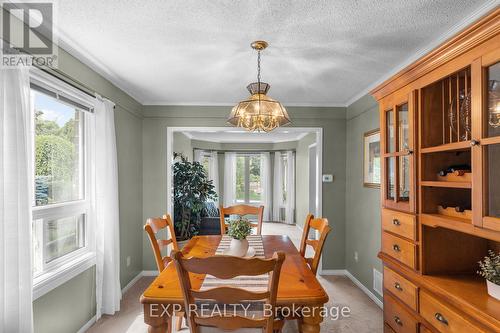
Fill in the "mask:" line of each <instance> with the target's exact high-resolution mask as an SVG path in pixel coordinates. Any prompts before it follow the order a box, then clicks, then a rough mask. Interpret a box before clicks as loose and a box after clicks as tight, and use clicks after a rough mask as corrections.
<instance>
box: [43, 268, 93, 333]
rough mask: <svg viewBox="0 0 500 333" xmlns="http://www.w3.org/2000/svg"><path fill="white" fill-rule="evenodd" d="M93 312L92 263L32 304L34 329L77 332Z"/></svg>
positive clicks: (51, 331)
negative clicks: (86, 268) (83, 270)
mask: <svg viewBox="0 0 500 333" xmlns="http://www.w3.org/2000/svg"><path fill="white" fill-rule="evenodd" d="M95 313H96V300H95V266H93V267H91V268H89V269H88V270H86V271H85V272H83V273H81V274H79V275H77V276H76V277H75V278H73V279H71V280H69V281H68V282H66V283H64V284H62V285H60V286H59V287H58V288H56V289H54V290H52V291H50V292H49V293H47V294H45V295H43V296H42V297H40V298H39V299H37V300H36V301H35V302H34V303H33V320H34V325H35V332H47V333H49V332H50V333H71V332H73V333H74V332H77V331H78V330H79V329H80V328H81V327H82V326H83V325H85V324H86V323H87V322H88V321H89V320H90V318H92V317H94V316H95Z"/></svg>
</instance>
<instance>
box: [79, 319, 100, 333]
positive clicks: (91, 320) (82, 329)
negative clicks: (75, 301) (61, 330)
mask: <svg viewBox="0 0 500 333" xmlns="http://www.w3.org/2000/svg"><path fill="white" fill-rule="evenodd" d="M96 319H97V316H94V317H92V318H91V319H90V320H89V321H88V322H87V323H86V324H85V325H83V326H82V327H81V328H80V329H79V330H78V332H76V333H85V332H87V330H88V329H89V328H90V326H92V325H94V324H95V322H96Z"/></svg>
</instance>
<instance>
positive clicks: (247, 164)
mask: <svg viewBox="0 0 500 333" xmlns="http://www.w3.org/2000/svg"><path fill="white" fill-rule="evenodd" d="M261 165H262V164H261V155H260V154H237V156H236V202H237V203H245V204H261V203H262V200H263V186H262V181H261V179H262V178H261V176H262V170H261Z"/></svg>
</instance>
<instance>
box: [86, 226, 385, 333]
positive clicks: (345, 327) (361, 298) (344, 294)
mask: <svg viewBox="0 0 500 333" xmlns="http://www.w3.org/2000/svg"><path fill="white" fill-rule="evenodd" d="M262 233H263V234H267V235H272V234H278V235H289V236H290V238H291V239H292V241H293V242H294V244H295V245H296V246H298V244H299V242H300V237H301V232H300V230H299V229H298V228H297V227H295V226H288V225H283V224H278V223H265V224H264V226H263V232H262ZM152 281H153V278H152V277H143V278H141V279H140V280H139V281H138V282H137V283H136V284H135V285H134V286H133V287H132V288H130V289H129V291H128V292H127V293H126V294H125V295H124V296H123V300H122V304H121V311H120V312H119V313H117V314H116V315H114V316H103V317H102V318H101V319H100V320H99V321H98V322H97V323H96V324H94V325H93V326H92V327H91V328H90V329H89V330H88V332H91V333H146V332H147V325H146V324H144V321H143V315H142V307H141V304H140V303H139V297H140V295H141V294H142V292H143V290H144V289H146V287H147V286H148V285H149V284H150V283H151V282H152ZM319 281H320V282H321V285H322V286H323V288H325V290H326V291H327V293H328V295H329V296H330V302H329V303H328V306H337V307H339V308H342V307H343V306H347V307H349V308H350V316H349V317H346V318H340V319H338V320H333V319H331V318H326V319H325V320H324V321H323V323H322V324H321V332H336V333H379V332H380V333H382V332H383V320H382V311H381V309H380V308H379V307H378V306H377V305H376V304H375V303H373V301H372V300H371V299H370V298H368V296H366V295H365V294H364V293H363V292H362V291H361V290H360V289H359V288H358V287H356V286H355V285H354V284H353V283H352V282H351V280H349V279H348V278H346V277H343V276H323V277H319ZM181 332H183V333H187V332H189V330H188V329H187V328H184V329H183V330H182V331H181ZM283 332H284V333H293V332H297V326H296V323H295V321H288V322H287V323H286V325H285V328H284V330H283Z"/></svg>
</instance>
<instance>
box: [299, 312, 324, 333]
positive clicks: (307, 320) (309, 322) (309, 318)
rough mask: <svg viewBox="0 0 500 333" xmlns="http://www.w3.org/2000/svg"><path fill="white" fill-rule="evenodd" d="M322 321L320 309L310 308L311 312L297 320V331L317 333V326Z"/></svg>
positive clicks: (318, 327)
mask: <svg viewBox="0 0 500 333" xmlns="http://www.w3.org/2000/svg"><path fill="white" fill-rule="evenodd" d="M322 321H323V318H322V317H321V311H320V307H314V308H311V312H310V313H309V314H307V315H304V316H303V317H302V318H301V320H299V325H300V327H299V331H300V332H301V333H319V331H320V326H319V325H320V324H321V322H322Z"/></svg>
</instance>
